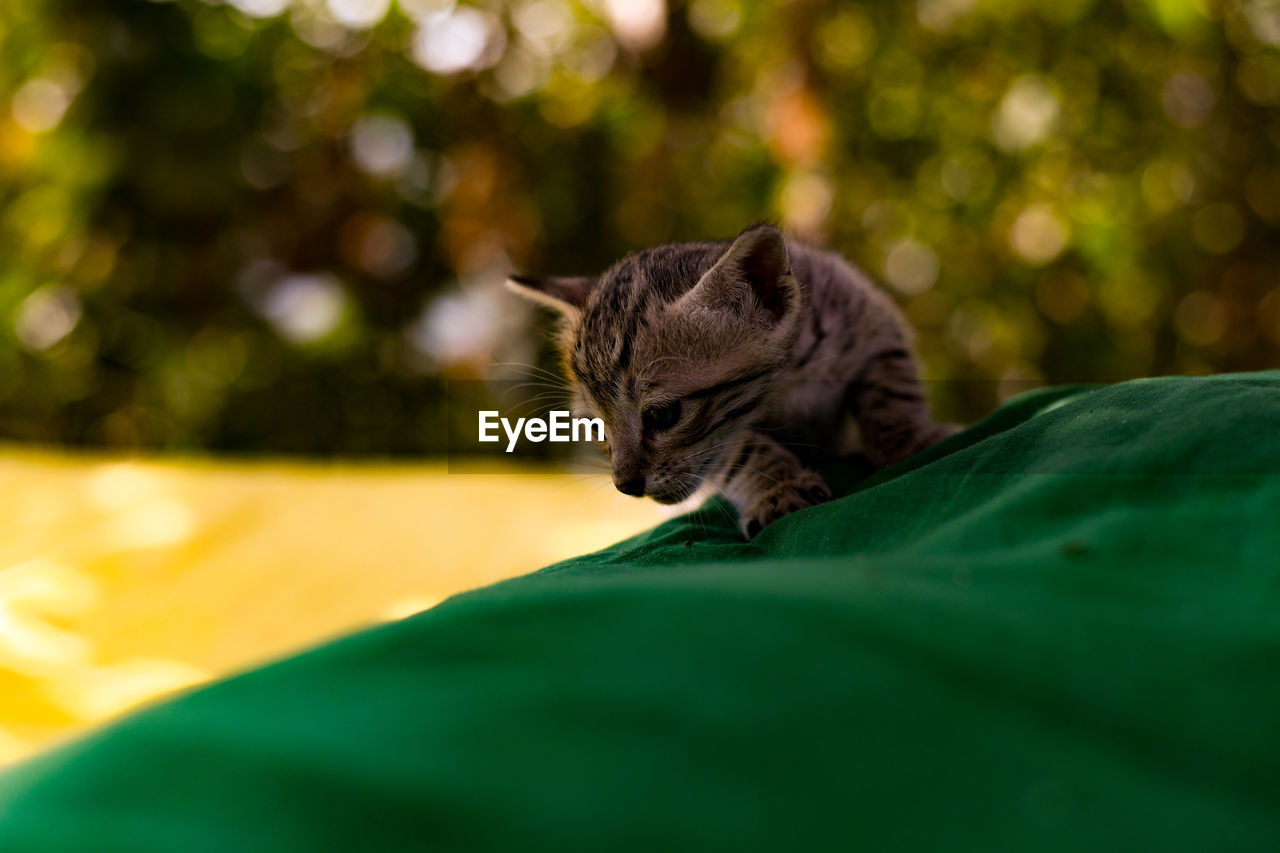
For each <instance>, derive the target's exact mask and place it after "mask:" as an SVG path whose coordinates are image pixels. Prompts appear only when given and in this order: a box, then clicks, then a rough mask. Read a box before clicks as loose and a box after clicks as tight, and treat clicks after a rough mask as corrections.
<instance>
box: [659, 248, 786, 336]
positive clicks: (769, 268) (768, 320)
mask: <svg viewBox="0 0 1280 853" xmlns="http://www.w3.org/2000/svg"><path fill="white" fill-rule="evenodd" d="M799 301H800V291H799V288H798V287H797V286H796V280H795V278H794V277H793V276H792V275H791V259H790V258H789V257H788V256H787V244H786V241H785V240H784V239H783V236H782V232H781V231H779V230H778V229H777V228H774V227H773V226H772V225H754V226H752V227H750V228H748V229H747V230H746V231H743V232H742V233H741V234H739V235H738V238H737V239H736V240H734V241H733V245H731V246H729V248H728V250H727V251H725V253H724V255H722V256H721V258H720V260H718V261H716V265H715V266H713V267H712V268H711V269H709V270H707V272H706V274H705V275H703V276H702V278H701V279H699V280H698V283H697V284H696V285H694V287H693V289H692V290H690V291H689V292H688V293H686V294H685V295H684V296H682V297H681V298H680V302H681V303H683V304H684V307H687V308H693V307H695V306H696V305H702V306H706V307H709V308H713V309H717V310H731V311H735V312H738V313H742V312H747V313H748V314H749V316H750V317H751V318H752V319H753V320H756V321H759V322H761V323H762V324H763V325H765V326H768V327H773V326H778V325H780V324H781V323H782V321H783V320H784V319H786V318H787V317H788V316H789V315H791V314H793V313H794V311H795V308H796V307H797V306H798V305H799Z"/></svg>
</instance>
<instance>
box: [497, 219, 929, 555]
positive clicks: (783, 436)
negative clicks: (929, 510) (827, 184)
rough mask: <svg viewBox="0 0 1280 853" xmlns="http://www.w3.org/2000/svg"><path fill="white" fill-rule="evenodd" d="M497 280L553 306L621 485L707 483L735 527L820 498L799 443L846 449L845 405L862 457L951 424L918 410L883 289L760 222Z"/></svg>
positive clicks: (693, 486) (888, 460) (745, 527)
mask: <svg viewBox="0 0 1280 853" xmlns="http://www.w3.org/2000/svg"><path fill="white" fill-rule="evenodd" d="M509 284H510V286H511V287H513V288H514V289H515V290H517V291H519V292H521V293H523V294H525V295H526V296H529V297H531V298H533V299H535V300H537V301H539V302H542V303H544V304H547V305H550V306H551V307H553V308H555V309H556V310H558V311H559V312H560V314H561V315H562V317H563V324H562V330H561V336H560V344H561V349H562V352H563V356H564V362H565V368H566V372H567V373H568V375H569V380H570V384H571V390H572V394H573V407H574V409H575V410H576V411H575V414H577V413H579V412H581V413H583V414H586V415H588V416H593V417H600V418H601V419H602V420H603V421H604V424H605V430H606V436H607V448H608V451H609V455H610V460H611V464H612V470H613V482H614V485H615V486H617V488H618V490H619V491H621V492H623V493H624V494H628V495H635V496H637V497H639V496H642V495H647V496H649V497H652V498H654V499H655V500H657V501H659V502H660V503H668V504H670V503H677V502H679V501H682V500H684V499H686V498H687V497H689V496H690V495H692V494H693V493H694V491H695V490H697V489H698V488H699V487H700V486H701V485H703V484H704V483H709V484H711V485H712V486H714V487H715V488H716V489H718V490H719V491H720V492H721V493H722V494H724V495H725V496H726V497H727V498H728V499H729V501H730V502H732V503H733V505H734V506H735V507H736V508H737V510H738V513H739V518H740V527H741V530H742V532H743V534H744V535H745V536H746V537H747V538H748V539H750V538H752V537H753V536H755V535H756V534H757V533H758V532H759V531H760V530H761V529H762V528H764V527H765V526H766V525H768V524H769V523H771V522H773V521H775V520H777V519H778V518H781V517H782V516H784V515H787V514H788V513H791V512H794V511H796V510H799V509H803V508H804V507H807V506H811V505H813V504H817V503H821V502H823V501H826V500H829V499H830V498H831V491H830V489H828V487H827V484H826V483H824V482H823V480H822V478H821V477H820V476H819V475H818V474H817V473H815V472H814V471H813V470H811V469H810V468H808V467H806V465H805V464H804V462H803V461H802V458H812V457H814V456H817V455H820V453H821V452H822V451H826V452H830V453H833V454H834V453H837V452H841V451H844V450H847V449H848V448H844V447H841V446H840V440H841V437H842V435H847V434H848V433H849V426H848V425H849V421H850V419H852V420H853V421H855V422H856V427H857V430H856V431H857V433H858V434H859V437H860V443H861V450H862V452H863V453H864V454H865V455H866V457H867V459H868V460H869V461H870V463H871V464H872V466H873V467H875V468H881V467H884V466H886V465H891V464H893V463H894V462H898V461H900V460H902V459H905V458H907V457H908V456H910V455H912V454H913V453H916V452H918V451H920V450H923V449H924V448H926V447H928V446H930V445H931V444H933V443H934V442H936V441H938V440H939V439H941V438H943V437H945V436H946V435H949V434H950V433H951V432H953V431H954V430H953V429H952V428H950V427H944V426H940V425H938V424H935V423H933V421H932V420H931V419H930V417H929V408H928V404H927V403H926V401H925V396H924V391H923V389H922V388H921V385H920V382H919V379H918V378H917V372H916V365H915V360H914V358H913V355H912V353H911V347H910V333H909V331H908V329H907V326H906V323H905V321H904V320H903V319H902V316H901V315H900V314H899V313H898V311H897V309H896V308H895V307H894V306H893V304H892V303H891V302H890V301H889V299H888V297H887V296H885V294H884V293H882V292H881V291H880V290H878V289H877V288H876V287H875V286H874V285H873V284H872V283H871V281H870V280H869V279H868V278H867V277H866V276H865V275H864V274H863V273H862V272H860V271H859V270H857V269H856V268H854V267H853V266H852V265H851V264H850V263H849V262H848V261H846V260H845V259H844V258H842V257H841V256H840V255H838V254H836V253H834V252H830V251H826V250H823V249H819V248H816V247H814V246H811V245H808V244H806V243H802V242H799V241H797V240H791V239H787V238H784V237H783V235H782V232H781V231H779V230H778V229H777V228H774V227H772V226H769V225H754V226H752V227H750V228H748V229H747V230H745V231H743V232H742V233H741V234H740V235H739V236H738V238H737V239H736V240H734V241H733V242H732V243H730V242H729V241H719V242H698V243H673V244H670V245H665V246H656V247H654V248H652V249H647V250H645V251H642V252H637V253H635V254H632V255H628V256H627V257H625V258H623V259H622V260H621V261H619V262H618V263H616V264H614V265H613V267H611V268H610V269H609V270H608V271H607V272H605V273H604V274H603V275H599V276H590V277H532V276H513V277H512V279H511V281H510V282H509ZM815 451H817V453H815Z"/></svg>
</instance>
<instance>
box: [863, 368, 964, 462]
mask: <svg viewBox="0 0 1280 853" xmlns="http://www.w3.org/2000/svg"><path fill="white" fill-rule="evenodd" d="M849 396H850V403H851V404H852V408H853V412H854V415H855V416H856V417H857V420H858V429H859V432H860V434H861V436H862V452H863V453H864V454H866V457H867V460H868V461H869V462H870V463H871V465H872V466H873V467H874V468H876V469H877V470H878V469H880V468H884V467H886V466H889V465H892V464H894V463H895V462H901V461H902V460H903V459H906V458H908V457H910V456H914V455H915V454H917V453H919V452H920V451H922V450H924V449H926V448H928V447H932V446H933V445H935V444H937V443H938V442H939V441H942V439H944V438H947V437H949V436H952V435H955V434H956V433H957V432H959V431H960V428H959V427H958V426H955V425H952V424H938V423H934V422H933V419H932V418H931V417H930V416H929V404H928V402H926V400H925V393H924V386H923V385H922V384H921V382H920V377H919V374H918V373H917V370H916V364H915V360H914V359H913V358H912V357H911V354H910V353H909V352H908V351H907V349H906V347H905V346H902V345H900V344H898V345H894V346H890V347H889V348H888V349H886V350H885V351H884V352H882V353H880V354H878V355H877V356H875V357H874V358H872V359H871V360H870V361H869V363H868V364H867V367H866V368H865V370H864V371H863V374H862V376H861V377H860V378H859V379H858V381H857V382H856V383H854V385H853V386H852V387H851V388H850V391H849Z"/></svg>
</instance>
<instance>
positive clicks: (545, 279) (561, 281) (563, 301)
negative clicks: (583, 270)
mask: <svg viewBox="0 0 1280 853" xmlns="http://www.w3.org/2000/svg"><path fill="white" fill-rule="evenodd" d="M599 280H600V279H599V278H597V277H595V276H563V275H544V276H536V275H513V276H509V277H508V278H507V287H509V288H510V289H512V290H514V291H515V292H516V293H519V294H521V295H522V296H525V297H527V298H529V299H532V300H533V301H535V302H541V303H542V304H543V305H547V306H550V307H552V308H554V309H556V310H557V311H559V312H561V313H562V314H569V313H574V312H577V311H581V310H582V307H583V306H584V305H586V304H587V297H588V296H589V295H590V294H591V290H592V289H593V288H594V287H595V286H596V282H598V281H599Z"/></svg>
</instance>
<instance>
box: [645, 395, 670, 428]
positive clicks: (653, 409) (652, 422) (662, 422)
mask: <svg viewBox="0 0 1280 853" xmlns="http://www.w3.org/2000/svg"><path fill="white" fill-rule="evenodd" d="M641 420H642V421H643V422H644V428H645V429H647V430H650V431H652V432H660V431H662V430H664V429H671V428H672V427H673V426H675V425H676V422H677V421H679V420H680V401H679V400H672V401H671V402H670V403H663V404H662V405H659V406H650V407H649V408H647V409H645V410H644V412H643V414H642V415H641Z"/></svg>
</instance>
